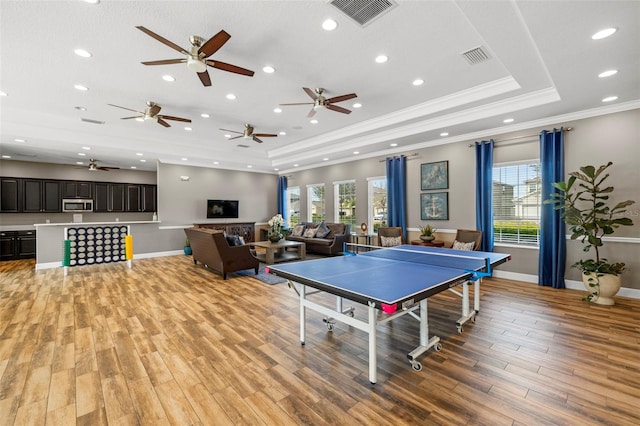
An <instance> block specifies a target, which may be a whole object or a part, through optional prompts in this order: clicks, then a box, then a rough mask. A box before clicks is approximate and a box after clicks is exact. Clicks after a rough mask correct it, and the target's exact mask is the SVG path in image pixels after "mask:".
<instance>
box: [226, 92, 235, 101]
mask: <svg viewBox="0 0 640 426" xmlns="http://www.w3.org/2000/svg"><path fill="white" fill-rule="evenodd" d="M235 98H236V95H234V94H233V93H229V94H228V95H227V99H229V100H231V101H232V100H234V99H235Z"/></svg>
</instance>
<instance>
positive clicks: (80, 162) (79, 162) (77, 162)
mask: <svg viewBox="0 0 640 426" xmlns="http://www.w3.org/2000/svg"><path fill="white" fill-rule="evenodd" d="M76 164H80V165H82V164H84V163H83V162H82V161H76Z"/></svg>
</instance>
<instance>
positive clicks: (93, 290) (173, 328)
mask: <svg viewBox="0 0 640 426" xmlns="http://www.w3.org/2000/svg"><path fill="white" fill-rule="evenodd" d="M33 265H34V264H33V261H15V262H1V263H0V424H6V425H13V424H15V425H22V424H34V425H43V424H47V425H73V424H82V425H100V424H111V425H134V424H141V425H160V424H173V425H190V424H197V425H226V424H229V425H231V424H234V425H237V424H249V425H289V424H290V425H294V424H295V425H298V424H314V425H315V424H318V425H322V424H331V425H355V424H363V425H364V424H366V425H372V424H376V425H385V424H389V425H392V424H393V425H400V424H412V425H416V424H426V425H429V424H444V425H477V424H485V425H516V424H517V425H550V424H564V425H589V424H593V425H596V424H598V425H604V424H607V425H638V424H640V301H638V300H633V299H625V298H618V299H617V302H618V303H617V305H615V306H613V307H602V306H596V305H587V304H586V303H585V302H582V301H581V296H582V293H581V292H577V291H572V290H561V291H560V290H552V289H549V288H540V287H538V286H536V285H533V284H525V283H518V282H513V281H508V280H499V279H493V280H485V282H484V285H483V291H482V306H481V312H480V315H479V317H478V319H477V321H476V323H475V324H470V325H468V326H467V327H465V329H464V332H463V333H462V334H458V333H457V332H456V329H455V320H456V319H457V317H458V316H459V310H460V307H459V306H460V305H459V299H458V298H457V297H456V296H455V295H453V294H452V293H450V292H444V293H440V294H439V295H436V296H434V297H432V298H430V299H429V314H430V325H431V331H432V332H433V333H435V334H437V335H439V336H440V337H441V338H442V340H443V349H442V351H441V352H428V353H427V354H425V356H424V357H422V358H421V361H422V364H423V367H424V368H423V370H422V371H420V372H416V371H413V370H412V369H411V367H410V366H409V364H408V362H407V360H406V353H407V352H408V351H410V350H411V349H413V348H414V347H415V346H416V345H417V343H418V342H417V326H418V323H417V321H415V320H413V319H412V318H409V317H403V318H400V319H398V320H396V321H393V322H392V323H390V324H387V325H385V326H383V327H381V329H380V331H379V333H378V383H377V384H376V385H371V384H370V383H369V380H368V367H367V344H366V335H365V334H364V333H362V332H360V331H358V330H355V329H351V328H349V327H348V326H345V325H343V324H337V325H336V328H335V330H334V332H333V333H330V332H328V331H327V329H326V328H325V327H324V326H323V324H322V321H321V317H320V315H318V314H316V313H308V329H307V342H306V345H305V346H301V345H300V343H299V335H298V330H299V328H298V304H297V297H296V295H295V293H294V292H293V291H292V290H291V289H289V288H288V287H287V286H286V285H285V284H279V285H274V286H269V285H266V284H264V283H262V282H260V281H257V280H255V279H253V278H249V277H234V278H230V279H228V280H227V281H222V280H221V279H220V278H219V276H218V275H216V274H214V273H213V272H210V271H208V270H206V269H204V268H203V267H201V266H199V265H198V266H194V265H193V263H192V261H191V258H190V257H186V256H172V257H164V258H155V259H142V260H135V261H134V264H133V268H132V269H128V268H127V267H126V265H125V264H124V263H121V264H109V265H95V266H85V267H77V268H72V269H70V271H69V275H68V276H67V277H63V273H62V269H61V268H58V269H50V270H45V271H39V272H36V271H34V269H33ZM327 301H329V302H330V303H331V304H333V299H330V298H328V297H327ZM364 313H365V309H364V308H360V309H357V312H356V315H357V316H358V317H362V318H364Z"/></svg>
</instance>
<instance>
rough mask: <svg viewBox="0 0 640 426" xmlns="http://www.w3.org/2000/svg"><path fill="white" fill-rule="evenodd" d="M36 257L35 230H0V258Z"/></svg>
mask: <svg viewBox="0 0 640 426" xmlns="http://www.w3.org/2000/svg"><path fill="white" fill-rule="evenodd" d="M35 257H36V231H34V230H25V231H3V232H0V260H16V259H33V258H35Z"/></svg>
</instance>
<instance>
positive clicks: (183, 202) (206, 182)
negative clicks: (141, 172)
mask: <svg viewBox="0 0 640 426" xmlns="http://www.w3.org/2000/svg"><path fill="white" fill-rule="evenodd" d="M181 176H188V177H189V180H188V181H183V180H181V179H180V177H181ZM158 188H159V190H158V219H159V220H160V221H161V222H162V225H163V226H182V225H190V224H193V223H197V222H213V220H211V219H207V216H206V215H207V200H208V199H221V200H238V201H239V218H238V219H224V220H215V222H257V223H264V222H266V221H267V220H269V219H270V218H271V217H272V216H273V215H275V214H276V213H277V188H278V176H276V175H271V174H265V173H249V172H238V171H232V170H223V169H209V168H205V167H189V166H182V165H175V164H166V163H159V164H158Z"/></svg>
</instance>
